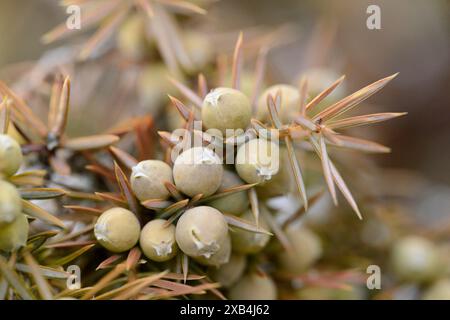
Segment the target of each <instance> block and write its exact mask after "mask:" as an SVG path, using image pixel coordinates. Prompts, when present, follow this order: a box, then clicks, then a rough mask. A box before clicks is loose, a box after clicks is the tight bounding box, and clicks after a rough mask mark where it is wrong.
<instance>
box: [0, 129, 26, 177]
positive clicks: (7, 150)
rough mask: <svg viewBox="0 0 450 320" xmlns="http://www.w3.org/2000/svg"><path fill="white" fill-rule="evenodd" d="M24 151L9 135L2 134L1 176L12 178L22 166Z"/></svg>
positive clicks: (0, 149)
mask: <svg viewBox="0 0 450 320" xmlns="http://www.w3.org/2000/svg"><path fill="white" fill-rule="evenodd" d="M22 160H23V156H22V149H21V148H20V145H19V144H18V143H17V141H16V140H14V139H13V138H11V137H10V136H9V135H6V134H0V176H1V175H3V176H6V177H9V176H12V175H13V174H15V173H16V172H17V170H19V168H20V165H21V164H22Z"/></svg>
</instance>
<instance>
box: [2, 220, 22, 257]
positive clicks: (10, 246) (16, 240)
mask: <svg viewBox="0 0 450 320" xmlns="http://www.w3.org/2000/svg"><path fill="white" fill-rule="evenodd" d="M28 230H29V225H28V219H27V217H26V216H25V215H24V214H23V213H20V214H19V215H18V216H17V217H16V219H15V220H14V222H12V223H10V224H7V225H4V226H2V227H0V250H2V251H6V252H11V251H16V250H18V249H19V248H20V247H23V246H25V244H26V243H27V239H28Z"/></svg>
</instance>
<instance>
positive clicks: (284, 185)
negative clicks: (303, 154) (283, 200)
mask: <svg viewBox="0 0 450 320" xmlns="http://www.w3.org/2000/svg"><path fill="white" fill-rule="evenodd" d="M279 150H280V169H279V170H278V172H277V173H276V174H275V175H274V176H273V177H272V178H271V179H270V180H268V181H266V182H265V183H263V184H262V185H258V186H257V187H256V191H257V192H258V197H259V198H260V199H263V198H271V197H276V196H281V195H286V194H288V193H289V192H290V191H291V190H292V188H293V182H294V180H293V178H292V169H291V166H290V164H289V155H288V153H287V150H286V148H285V147H280V149H279Z"/></svg>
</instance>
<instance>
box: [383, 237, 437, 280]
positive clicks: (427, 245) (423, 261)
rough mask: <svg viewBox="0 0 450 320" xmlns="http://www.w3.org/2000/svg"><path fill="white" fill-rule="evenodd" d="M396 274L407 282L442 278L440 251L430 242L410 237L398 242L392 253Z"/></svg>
mask: <svg viewBox="0 0 450 320" xmlns="http://www.w3.org/2000/svg"><path fill="white" fill-rule="evenodd" d="M391 265H392V268H393V271H394V273H395V274H396V275H397V276H398V277H399V278H400V279H401V280H405V281H412V282H424V281H429V280H432V279H434V278H436V277H438V276H440V274H441V271H442V263H441V259H440V255H439V250H438V249H437V248H436V247H435V245H434V244H433V243H432V242H430V241H429V240H427V239H425V238H421V237H417V236H408V237H405V238H403V239H400V240H398V241H397V242H396V243H395V244H394V246H393V248H392V252H391Z"/></svg>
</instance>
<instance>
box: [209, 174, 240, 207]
mask: <svg viewBox="0 0 450 320" xmlns="http://www.w3.org/2000/svg"><path fill="white" fill-rule="evenodd" d="M244 183H245V182H244V181H242V180H241V179H240V178H239V176H238V175H237V174H236V173H234V172H232V171H229V170H225V171H224V172H223V178H222V184H221V185H220V187H219V189H218V190H217V192H219V193H220V192H222V191H224V190H226V189H230V188H232V187H237V186H241V185H243V184H244ZM209 205H210V206H211V207H214V208H216V209H217V210H219V211H220V212H225V213H232V214H234V215H240V214H241V213H243V212H244V211H245V210H247V209H248V206H249V200H248V196H247V193H246V192H244V191H243V192H236V193H233V194H230V195H229V196H225V197H222V198H219V199H217V200H213V201H211V202H210V203H209Z"/></svg>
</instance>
